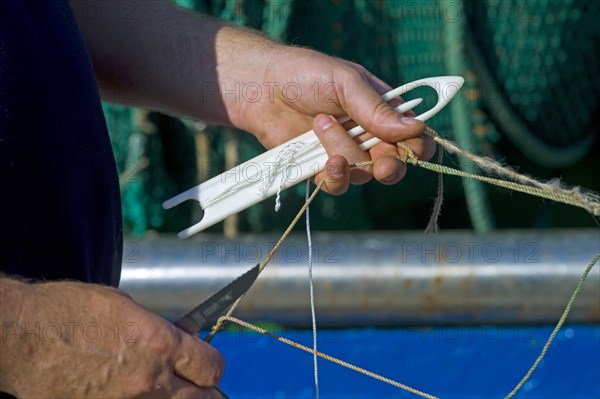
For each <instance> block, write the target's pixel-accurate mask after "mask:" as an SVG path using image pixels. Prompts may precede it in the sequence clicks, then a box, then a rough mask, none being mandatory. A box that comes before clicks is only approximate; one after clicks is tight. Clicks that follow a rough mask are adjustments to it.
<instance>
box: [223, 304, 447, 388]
mask: <svg viewBox="0 0 600 399" xmlns="http://www.w3.org/2000/svg"><path fill="white" fill-rule="evenodd" d="M221 320H223V321H225V320H227V321H230V322H232V323H235V324H237V325H240V326H242V327H244V328H247V329H249V330H252V331H254V332H257V333H260V334H265V335H268V336H269V337H271V338H274V339H276V340H277V341H279V342H283V343H284V344H287V345H290V346H293V347H294V348H297V349H300V350H303V351H305V352H308V353H312V354H314V355H317V356H319V357H321V358H323V359H325V360H329V361H330V362H333V363H336V364H339V365H340V366H343V367H346V368H348V369H350V370H354V371H356V372H359V373H361V374H364V375H366V376H369V377H371V378H374V379H376V380H379V381H382V382H385V383H387V384H390V385H393V386H395V387H397V388H400V389H404V390H405V391H408V392H410V393H414V394H415V395H419V396H421V397H423V398H427V399H438V397H437V396H433V395H430V394H428V393H425V392H422V391H419V390H418V389H415V388H412V387H409V386H408V385H404V384H402V383H400V382H397V381H394V380H392V379H390V378H387V377H384V376H382V375H380V374H376V373H373V372H372V371H369V370H366V369H363V368H362V367H358V366H355V365H353V364H351V363H348V362H345V361H343V360H341V359H338V358H336V357H333V356H330V355H328V354H326V353H323V352H319V351H315V350H314V349H312V348H309V347H308V346H304V345H302V344H299V343H297V342H295V341H292V340H290V339H287V338H284V337H280V336H278V335H275V334H273V333H271V332H269V331H267V330H265V329H264V328H260V327H257V326H255V325H253V324H250V323H247V322H245V321H243V320H240V319H237V318H235V317H233V316H222V317H221V318H220V319H219V321H221Z"/></svg>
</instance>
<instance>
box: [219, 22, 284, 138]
mask: <svg viewBox="0 0 600 399" xmlns="http://www.w3.org/2000/svg"><path fill="white" fill-rule="evenodd" d="M287 47H288V46H285V45H283V44H280V43H277V42H275V41H273V40H271V39H269V38H266V37H264V36H263V35H261V34H260V32H256V31H253V30H250V29H247V28H238V27H233V26H229V25H226V26H224V27H223V28H222V29H221V30H220V31H219V34H218V36H217V41H216V45H215V48H216V49H217V56H216V60H217V68H216V70H217V72H218V73H217V80H218V82H217V87H218V95H219V98H218V102H216V103H221V104H223V106H224V108H225V111H226V114H227V120H226V121H225V122H226V123H228V124H230V125H232V126H234V127H236V128H238V129H242V130H246V131H250V132H252V130H251V124H250V123H249V121H250V120H252V119H256V118H257V117H259V116H258V115H256V114H255V112H254V109H255V108H256V105H259V104H260V103H267V102H273V101H275V96H277V94H276V86H275V85H276V84H279V83H280V82H277V81H275V80H274V79H273V78H272V77H270V75H271V73H270V71H271V70H272V69H273V68H274V66H275V65H277V63H278V59H280V58H281V57H282V54H284V53H285V52H286V48H287Z"/></svg>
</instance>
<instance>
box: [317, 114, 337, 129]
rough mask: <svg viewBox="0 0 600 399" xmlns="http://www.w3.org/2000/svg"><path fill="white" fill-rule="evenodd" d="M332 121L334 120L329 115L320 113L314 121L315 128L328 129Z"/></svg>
mask: <svg viewBox="0 0 600 399" xmlns="http://www.w3.org/2000/svg"><path fill="white" fill-rule="evenodd" d="M334 121H335V118H334V117H333V116H331V115H329V116H324V115H321V116H319V118H318V119H317V123H316V124H317V128H319V130H326V129H329V128H330V127H331V126H333V122H334Z"/></svg>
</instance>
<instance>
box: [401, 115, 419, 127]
mask: <svg viewBox="0 0 600 399" xmlns="http://www.w3.org/2000/svg"><path fill="white" fill-rule="evenodd" d="M400 121H401V122H402V123H404V124H405V125H414V124H416V123H419V122H420V121H419V120H418V119H415V118H413V117H411V116H403V117H402V118H400Z"/></svg>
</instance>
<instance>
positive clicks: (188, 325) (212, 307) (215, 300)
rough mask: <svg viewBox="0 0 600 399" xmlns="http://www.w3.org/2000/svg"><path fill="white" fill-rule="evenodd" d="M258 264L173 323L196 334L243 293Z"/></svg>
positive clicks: (252, 278)
mask: <svg viewBox="0 0 600 399" xmlns="http://www.w3.org/2000/svg"><path fill="white" fill-rule="evenodd" d="M259 267H260V264H258V265H256V266H254V267H253V268H252V269H250V270H248V271H247V272H246V273H244V274H242V275H241V276H240V277H238V278H237V279H235V280H234V281H232V282H231V283H229V284H228V285H226V286H225V287H224V288H222V289H221V290H219V291H218V292H217V293H216V294H214V295H213V296H211V297H210V298H208V299H207V300H206V301H204V302H202V303H201V304H200V305H198V306H196V307H195V308H194V309H193V310H192V311H190V312H189V313H187V314H186V315H185V316H183V317H182V318H181V319H179V320H177V321H176V322H175V325H176V326H177V327H179V328H181V329H182V330H183V331H185V332H187V333H189V334H196V333H197V332H198V331H200V330H201V329H202V327H205V326H206V325H207V323H211V322H214V321H215V320H217V318H218V317H219V316H220V315H221V313H223V312H224V311H225V310H226V309H227V308H228V307H229V306H231V305H232V304H233V303H234V302H235V301H236V300H237V299H238V298H239V297H241V296H242V295H244V293H246V291H248V288H250V286H252V284H253V283H254V281H255V280H256V278H257V277H258V273H259Z"/></svg>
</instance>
